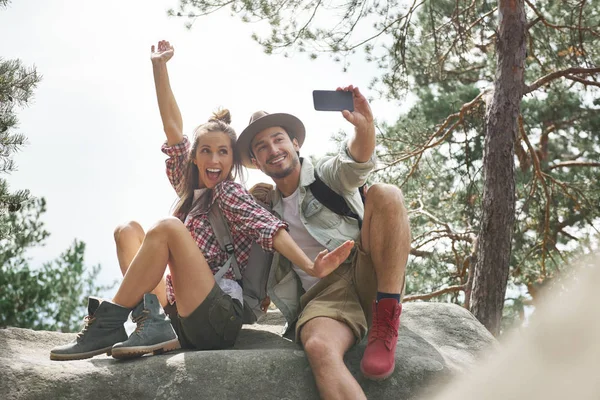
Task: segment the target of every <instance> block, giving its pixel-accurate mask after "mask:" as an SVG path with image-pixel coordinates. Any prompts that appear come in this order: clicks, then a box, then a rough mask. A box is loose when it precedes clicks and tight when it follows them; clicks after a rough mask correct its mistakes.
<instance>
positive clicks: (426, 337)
mask: <svg viewBox="0 0 600 400" xmlns="http://www.w3.org/2000/svg"><path fill="white" fill-rule="evenodd" d="M281 328H282V320H281V316H280V314H278V313H271V314H270V315H269V316H268V318H267V319H266V321H263V323H262V324H256V325H252V326H245V327H244V329H243V331H242V333H241V334H240V338H239V340H238V343H237V345H236V347H235V348H234V349H232V350H221V351H197V352H191V351H185V352H184V351H180V352H176V353H167V354H163V355H159V356H147V357H144V358H142V359H137V360H130V361H117V360H114V359H112V358H111V357H107V356H98V357H95V358H92V359H89V360H82V361H50V359H49V350H50V349H51V348H52V347H54V346H55V345H58V344H63V343H66V342H68V341H70V340H72V339H73V338H74V337H75V335H74V334H66V333H56V332H43V331H31V330H26V329H18V328H8V329H1V330H0V399H4V400H12V399H90V400H100V399H138V398H139V399H313V398H318V393H317V389H316V386H315V383H314V379H313V377H312V373H311V370H310V367H309V364H308V361H307V359H306V356H305V354H304V352H303V350H302V349H301V347H300V346H298V345H297V344H295V343H292V342H290V341H288V340H286V339H284V338H282V337H281V336H279V334H278V332H280V331H281ZM495 343H496V341H495V339H494V338H493V336H492V335H490V334H489V332H488V331H487V330H486V329H485V328H484V327H483V326H482V325H481V324H480V323H479V322H478V321H477V320H476V319H475V318H474V317H473V316H472V315H471V314H470V313H469V312H468V311H466V310H465V309H463V308H461V307H459V306H456V305H452V304H443V303H408V304H405V305H404V310H403V313H402V317H401V328H400V335H399V338H398V348H397V352H396V370H395V372H394V373H393V375H392V376H391V377H390V378H389V379H388V380H386V381H384V382H371V381H369V380H367V379H365V378H364V377H363V376H362V375H361V373H360V368H359V364H360V359H361V357H362V354H363V351H364V347H365V343H364V342H363V343H361V344H360V345H358V346H355V347H354V348H353V349H351V350H350V351H349V352H348V354H347V356H346V364H347V365H348V367H349V369H350V371H351V372H352V374H354V376H355V377H356V378H357V380H358V382H359V383H360V385H361V386H362V387H363V389H364V391H365V393H366V394H367V396H368V397H369V398H373V399H417V398H421V397H422V396H425V395H429V394H431V393H434V392H435V391H436V389H439V387H440V386H441V385H443V384H445V383H446V382H448V381H449V380H450V379H452V378H453V377H455V376H456V375H457V374H459V373H462V372H465V371H467V370H469V369H470V368H472V367H473V366H474V365H475V363H476V361H477V359H478V357H479V356H480V354H481V352H482V351H483V350H485V349H488V348H489V347H490V346H492V347H493V346H495Z"/></svg>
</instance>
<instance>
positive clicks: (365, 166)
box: [315, 142, 376, 194]
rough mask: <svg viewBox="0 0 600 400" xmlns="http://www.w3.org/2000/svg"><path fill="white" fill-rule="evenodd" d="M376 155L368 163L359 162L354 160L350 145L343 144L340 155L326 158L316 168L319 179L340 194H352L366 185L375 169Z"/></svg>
mask: <svg viewBox="0 0 600 400" xmlns="http://www.w3.org/2000/svg"><path fill="white" fill-rule="evenodd" d="M375 161H376V158H375V154H373V155H372V156H371V158H370V159H369V160H368V161H366V162H358V161H356V160H354V159H353V158H352V156H351V155H350V151H349V150H348V143H347V142H345V143H343V144H342V146H341V149H340V151H339V153H338V154H337V155H335V156H333V157H325V158H323V159H322V160H320V161H319V162H318V163H317V165H316V166H315V168H316V170H317V173H318V174H319V177H321V179H322V180H323V181H324V182H325V183H326V184H327V185H328V186H329V187H330V188H332V189H333V190H334V191H335V192H337V193H339V194H344V193H351V192H353V191H355V190H356V188H358V187H360V186H362V185H364V184H365V183H366V181H367V178H368V177H369V175H370V174H371V172H372V171H373V169H375Z"/></svg>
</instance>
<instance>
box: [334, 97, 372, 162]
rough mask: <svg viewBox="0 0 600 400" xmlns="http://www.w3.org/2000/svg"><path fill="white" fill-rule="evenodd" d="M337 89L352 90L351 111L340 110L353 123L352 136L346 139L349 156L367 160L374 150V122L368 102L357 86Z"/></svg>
mask: <svg viewBox="0 0 600 400" xmlns="http://www.w3.org/2000/svg"><path fill="white" fill-rule="evenodd" d="M337 90H345V91H349V92H352V98H353V100H354V111H353V112H350V111H348V110H344V111H342V115H343V116H344V118H346V120H347V121H348V122H350V123H351V124H352V125H354V136H352V137H351V138H350V140H349V141H348V150H349V152H350V156H351V157H352V158H353V159H354V161H357V162H359V163H364V162H367V161H369V160H370V159H371V156H372V155H373V152H374V151H375V123H374V122H373V113H372V112H371V107H370V106H369V102H368V101H367V99H366V98H365V96H363V94H362V93H361V92H360V91H359V90H358V88H357V87H354V86H352V85H350V86H347V87H345V88H337Z"/></svg>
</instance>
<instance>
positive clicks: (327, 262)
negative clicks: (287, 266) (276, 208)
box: [273, 229, 354, 278]
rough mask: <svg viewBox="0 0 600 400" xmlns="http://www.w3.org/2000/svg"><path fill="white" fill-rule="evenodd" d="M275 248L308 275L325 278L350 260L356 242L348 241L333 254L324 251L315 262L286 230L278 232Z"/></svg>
mask: <svg viewBox="0 0 600 400" xmlns="http://www.w3.org/2000/svg"><path fill="white" fill-rule="evenodd" d="M273 247H274V248H275V250H276V251H277V252H278V253H280V254H281V255H282V256H284V257H285V258H287V259H288V260H290V261H291V262H292V263H293V264H295V265H297V266H298V267H299V268H300V269H302V270H303V271H304V272H306V273H307V274H308V275H310V276H316V277H317V278H324V277H326V276H327V275H329V274H330V273H331V272H333V271H335V269H336V268H337V267H339V266H340V264H341V263H343V262H344V261H345V260H346V259H347V258H348V256H349V255H350V252H351V251H352V248H353V247H354V241H352V240H347V241H345V242H344V243H343V244H342V245H341V246H339V247H338V248H336V249H334V250H333V251H331V252H330V251H327V250H323V251H322V252H320V253H319V254H318V255H317V258H315V260H314V262H313V261H312V260H310V259H309V258H308V256H307V255H306V253H304V251H302V249H301V248H300V247H299V246H298V245H297V244H296V242H295V241H294V239H292V237H291V236H290V234H289V233H287V231H286V230H285V229H280V230H279V231H277V233H276V234H275V237H274V238H273Z"/></svg>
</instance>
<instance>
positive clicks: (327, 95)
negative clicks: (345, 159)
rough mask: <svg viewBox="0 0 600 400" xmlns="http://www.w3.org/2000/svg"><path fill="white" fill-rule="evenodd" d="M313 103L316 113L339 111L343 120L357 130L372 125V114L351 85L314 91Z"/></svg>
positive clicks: (367, 104) (360, 94) (366, 103)
mask: <svg viewBox="0 0 600 400" xmlns="http://www.w3.org/2000/svg"><path fill="white" fill-rule="evenodd" d="M313 102H314V106H315V110H317V111H341V112H342V115H343V116H344V118H345V119H346V120H347V121H348V122H350V123H351V124H352V125H354V126H355V127H356V128H357V129H359V130H362V129H368V128H369V125H372V124H373V113H372V112H371V107H370V106H369V102H368V101H367V99H366V97H365V96H363V94H362V93H361V92H360V90H358V88H357V87H354V86H353V85H350V86H346V87H343V88H342V87H338V88H337V90H314V91H313Z"/></svg>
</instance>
